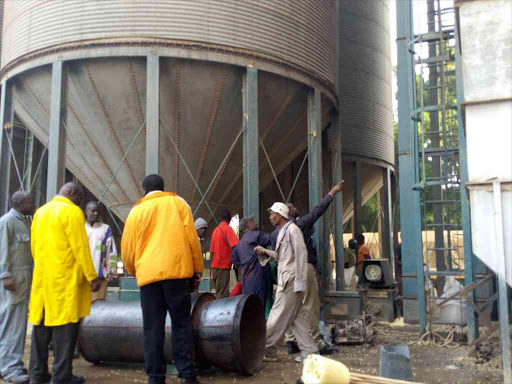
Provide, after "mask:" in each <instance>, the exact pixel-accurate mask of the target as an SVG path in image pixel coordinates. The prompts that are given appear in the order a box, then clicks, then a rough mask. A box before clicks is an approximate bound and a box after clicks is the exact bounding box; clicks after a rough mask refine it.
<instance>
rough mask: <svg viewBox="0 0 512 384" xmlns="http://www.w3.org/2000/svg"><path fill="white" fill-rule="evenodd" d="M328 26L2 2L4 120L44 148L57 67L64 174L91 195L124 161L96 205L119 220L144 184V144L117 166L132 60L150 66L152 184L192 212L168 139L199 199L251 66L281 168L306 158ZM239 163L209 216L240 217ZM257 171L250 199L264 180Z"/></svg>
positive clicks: (329, 70) (229, 4)
mask: <svg viewBox="0 0 512 384" xmlns="http://www.w3.org/2000/svg"><path fill="white" fill-rule="evenodd" d="M335 16H336V13H335V3H334V2H331V1H318V2H316V1H315V2H311V1H299V2H297V1H293V0H286V1H280V2H276V1H270V0H264V1H261V0H260V1H256V0H250V1H244V2H240V1H236V0H225V1H222V2H219V1H208V0H198V1H194V2H191V1H188V0H187V1H185V0H183V1H180V0H172V1H171V0H168V1H154V0H153V1H150V0H145V1H135V0H127V1H120V0H108V1H81V0H77V1H74V0H65V1H53V2H35V3H34V2H25V1H12V2H7V3H6V16H5V25H4V47H5V49H4V51H3V53H2V72H1V77H2V81H5V80H6V79H12V83H13V84H14V108H15V112H16V114H17V115H18V116H19V117H20V118H21V119H22V120H23V121H24V122H25V123H26V124H27V126H28V127H29V129H30V130H32V131H33V132H34V134H35V135H36V136H37V137H38V138H39V140H41V141H42V142H43V143H46V142H47V140H48V127H49V111H50V95H49V90H50V82H51V66H50V64H51V63H53V62H56V61H60V60H64V61H66V67H67V79H68V80H67V110H66V117H65V127H66V131H67V135H66V136H67V143H66V160H65V161H66V166H67V167H68V168H69V169H70V170H71V171H72V172H73V173H74V174H75V175H76V176H77V177H78V178H79V179H80V180H81V181H82V182H83V183H84V185H85V186H86V187H87V188H88V189H89V190H91V191H92V192H93V193H94V194H96V195H97V196H99V195H101V194H102V192H103V191H104V189H105V186H106V185H107V183H108V181H109V180H110V178H111V177H112V176H113V175H114V173H115V170H116V168H117V166H118V164H119V163H120V162H121V160H122V158H123V157H124V156H125V155H127V161H126V164H125V165H124V166H123V167H122V169H121V170H120V172H119V173H118V174H117V177H116V178H115V180H114V182H113V183H112V186H111V188H110V190H111V192H109V193H107V194H106V195H105V202H106V203H107V205H109V206H110V207H111V208H112V210H113V211H115V212H116V213H117V214H118V215H119V216H120V217H121V218H125V217H126V215H127V213H128V211H129V209H130V208H131V206H132V205H133V203H134V202H135V201H136V200H137V199H138V198H139V197H140V194H141V187H140V183H141V180H142V179H143V177H144V173H145V162H144V153H145V139H144V135H145V132H144V131H143V132H142V134H141V135H140V137H139V138H138V139H137V141H136V142H135V145H134V148H133V150H132V152H130V153H128V154H127V150H128V147H129V144H130V142H131V140H132V139H133V138H134V137H135V135H136V133H137V131H138V130H139V128H140V127H141V126H143V125H144V121H145V119H146V116H145V113H146V111H145V105H146V89H145V81H146V65H145V64H146V61H145V56H148V55H157V56H160V57H161V61H160V120H161V125H162V127H161V134H160V135H161V137H160V143H161V155H160V169H161V173H162V175H163V176H164V178H165V180H166V182H167V185H169V186H171V188H169V189H173V190H175V191H177V192H178V193H179V194H180V195H182V196H183V197H184V198H185V199H187V200H188V201H189V202H190V203H191V205H194V203H197V202H198V201H199V200H200V196H199V194H198V193H197V192H196V191H195V188H194V184H193V182H192V180H191V179H190V177H189V176H188V174H187V173H186V169H185V168H184V166H183V164H182V163H181V161H180V159H179V157H178V154H177V153H176V151H175V150H174V147H173V146H172V145H171V143H170V139H169V136H171V137H172V138H173V140H174V141H175V142H176V143H177V145H178V146H179V149H180V151H181V152H182V153H183V156H184V158H185V160H186V163H187V164H188V166H189V168H190V169H191V172H192V173H193V174H194V177H195V179H196V181H197V182H198V184H199V186H200V187H201V189H202V190H203V191H204V190H206V188H207V186H208V185H209V183H210V181H211V180H212V178H213V176H214V174H215V172H216V170H217V169H218V168H219V166H220V165H221V163H222V160H223V159H224V157H225V156H226V155H227V154H228V149H229V147H230V146H231V144H232V142H233V140H234V138H235V137H236V135H237V134H238V132H239V131H240V129H241V126H242V76H243V73H244V68H247V67H254V68H257V69H259V70H260V71H259V126H260V135H261V137H262V140H263V142H264V143H265V145H266V147H267V151H268V153H269V154H270V157H271V159H272V162H273V163H274V164H277V165H279V168H281V169H282V168H283V166H285V165H286V164H288V163H290V162H291V161H292V160H293V158H294V157H295V156H296V155H297V154H298V153H300V152H301V151H302V150H304V148H305V147H306V145H307V141H306V138H307V119H306V118H305V117H306V111H307V107H306V99H307V97H306V92H307V89H308V87H315V88H317V89H319V90H321V91H322V94H323V98H322V106H323V108H322V115H323V123H322V124H323V125H325V124H327V122H328V121H329V119H330V117H329V110H330V108H332V107H333V105H334V103H335V101H336V92H335V86H334V84H335V72H336V63H335V52H336V51H335V44H334V39H333V36H335V30H336V17H335ZM241 152H242V151H241V144H240V141H239V144H238V145H237V146H236V147H235V149H234V151H233V152H232V154H231V155H228V157H229V161H228V162H227V163H226V166H225V167H223V169H222V170H221V174H220V176H219V178H218V180H217V181H216V182H215V184H214V186H213V188H212V190H211V191H210V193H209V194H208V200H209V202H210V203H211V204H212V206H214V207H216V208H217V207H221V206H228V207H232V208H235V209H236V208H239V207H240V206H241V196H242V194H241V190H242V178H241V175H242V160H241ZM260 159H264V155H263V153H260ZM260 163H261V166H260V180H261V182H260V187H261V188H263V187H265V185H266V184H268V183H270V182H271V181H272V174H271V170H270V168H269V167H268V165H266V164H265V162H264V161H263V160H260ZM200 214H203V215H205V216H207V215H208V214H207V211H206V210H205V209H203V210H202V211H200Z"/></svg>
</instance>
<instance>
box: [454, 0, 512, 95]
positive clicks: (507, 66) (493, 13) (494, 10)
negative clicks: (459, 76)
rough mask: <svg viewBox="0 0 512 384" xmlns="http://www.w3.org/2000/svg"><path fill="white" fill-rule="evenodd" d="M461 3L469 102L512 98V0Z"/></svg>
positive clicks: (465, 89) (464, 63)
mask: <svg viewBox="0 0 512 384" xmlns="http://www.w3.org/2000/svg"><path fill="white" fill-rule="evenodd" d="M459 4H460V5H459V15H460V27H461V36H462V55H463V67H464V94H465V101H466V102H474V101H479V100H489V99H500V98H507V97H512V1H511V0H484V1H467V2H461V3H459Z"/></svg>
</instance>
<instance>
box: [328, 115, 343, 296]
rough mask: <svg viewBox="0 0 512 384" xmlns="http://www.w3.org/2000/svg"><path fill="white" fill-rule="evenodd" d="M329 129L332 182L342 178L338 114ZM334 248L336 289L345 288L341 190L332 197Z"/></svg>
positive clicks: (334, 182)
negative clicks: (330, 136) (331, 132)
mask: <svg viewBox="0 0 512 384" xmlns="http://www.w3.org/2000/svg"><path fill="white" fill-rule="evenodd" d="M332 122H333V124H332V126H331V129H332V130H335V132H334V134H333V135H332V142H333V143H332V153H333V160H332V164H333V167H334V172H333V175H334V180H333V184H336V183H339V182H340V181H341V180H342V179H343V154H342V146H341V126H340V124H339V115H338V114H335V116H333V118H332ZM334 249H335V252H336V291H344V290H345V255H344V249H343V191H342V192H339V193H337V194H336V196H335V197H334Z"/></svg>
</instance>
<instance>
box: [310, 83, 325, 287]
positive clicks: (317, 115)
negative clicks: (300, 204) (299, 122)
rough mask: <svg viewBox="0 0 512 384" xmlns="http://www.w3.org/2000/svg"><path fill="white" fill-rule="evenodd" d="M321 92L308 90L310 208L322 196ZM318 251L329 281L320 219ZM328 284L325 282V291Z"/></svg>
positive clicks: (317, 231)
mask: <svg viewBox="0 0 512 384" xmlns="http://www.w3.org/2000/svg"><path fill="white" fill-rule="evenodd" d="M321 103H322V101H321V92H320V90H318V89H316V88H315V89H311V90H309V91H308V153H309V154H308V165H309V208H310V210H311V209H313V208H314V207H315V206H316V205H317V204H318V203H319V202H320V199H321V198H322V180H323V177H322V105H321ZM313 239H314V240H315V243H316V247H317V252H318V265H319V266H320V268H321V269H320V272H321V273H322V277H323V281H324V282H326V281H328V280H327V279H328V276H327V274H328V270H326V268H325V255H326V253H325V252H324V242H323V240H324V223H323V219H320V220H318V221H317V222H316V224H315V233H314V235H313ZM325 289H326V285H325V284H324V289H322V292H325Z"/></svg>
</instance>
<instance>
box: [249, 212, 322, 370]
mask: <svg viewBox="0 0 512 384" xmlns="http://www.w3.org/2000/svg"><path fill="white" fill-rule="evenodd" d="M268 211H269V213H270V222H271V223H272V225H274V226H275V225H278V226H279V228H280V230H279V235H278V237H277V243H276V249H275V251H270V250H267V249H265V248H263V247H261V246H258V247H256V248H255V249H254V251H255V252H256V253H258V254H260V255H266V256H269V257H273V258H275V259H276V261H277V262H278V263H279V268H278V272H277V292H276V300H275V302H274V305H273V307H272V310H271V311H270V315H269V318H268V320H267V342H266V345H265V357H264V361H277V348H276V346H277V345H278V344H279V342H281V341H282V340H283V338H284V335H285V333H286V331H287V330H288V329H289V328H291V329H292V330H293V333H294V334H295V337H296V339H297V343H298V345H299V348H300V350H301V352H302V354H301V355H300V356H298V357H297V358H296V359H295V361H296V362H302V361H303V360H304V359H305V357H307V356H308V355H309V354H312V353H318V346H317V345H316V343H315V341H314V340H313V336H312V334H311V326H310V320H309V316H308V314H307V313H306V310H305V309H304V306H303V305H302V302H303V300H304V295H305V293H306V287H307V277H306V274H307V263H308V250H307V248H306V244H305V243H304V237H303V236H302V232H301V231H300V229H299V227H297V225H296V224H294V223H293V222H292V221H290V220H289V216H288V214H289V208H288V207H287V206H286V204H283V203H274V205H272V207H271V208H270V209H269V210H268ZM266 261H268V259H267V260H265V261H262V264H264V263H266Z"/></svg>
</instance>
